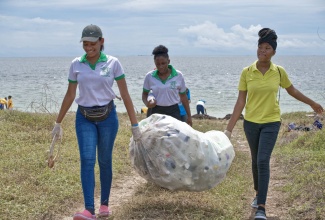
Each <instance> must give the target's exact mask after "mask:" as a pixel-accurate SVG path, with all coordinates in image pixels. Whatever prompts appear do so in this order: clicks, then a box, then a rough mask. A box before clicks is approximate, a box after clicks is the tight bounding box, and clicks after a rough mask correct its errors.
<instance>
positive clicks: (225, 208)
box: [0, 111, 325, 219]
mask: <svg viewBox="0 0 325 220" xmlns="http://www.w3.org/2000/svg"><path fill="white" fill-rule="evenodd" d="M304 114H305V113H300V114H299V113H294V114H287V115H283V123H284V124H286V123H289V122H290V121H295V122H303V120H305V121H304V122H305V123H309V122H310V119H304V118H306V117H304ZM118 116H119V121H120V128H119V132H118V135H117V139H116V142H115V146H114V155H113V172H114V178H121V177H122V176H126V175H129V174H130V172H131V170H132V167H131V164H130V160H129V149H128V148H129V141H130V137H131V131H130V125H129V124H130V123H129V120H128V116H127V114H125V113H123V114H119V115H118ZM55 118H56V115H51V114H40V113H23V112H17V111H14V112H9V111H0V135H1V137H2V138H1V139H0V161H1V163H0V171H1V175H0V184H1V193H0V204H1V206H0V218H1V219H60V218H59V216H61V217H62V216H71V215H72V214H73V213H74V211H75V209H76V208H79V207H80V206H81V205H82V204H83V197H82V192H81V185H80V179H79V172H80V169H79V152H78V147H77V141H76V136H75V130H74V113H71V114H68V115H67V116H66V118H65V119H64V121H63V123H62V127H63V130H64V135H63V143H62V146H61V152H60V159H59V162H57V163H56V164H55V167H54V168H53V169H49V168H48V167H47V150H48V147H49V145H50V141H51V135H50V133H51V130H52V128H53V124H54V120H55ZM142 118H143V116H142V115H138V120H141V119H142ZM226 123H227V121H223V120H194V121H193V127H194V128H195V129H196V130H199V131H202V132H206V131H209V130H224V128H225V127H226ZM284 128H285V126H283V129H284ZM283 129H282V131H281V134H280V136H279V141H278V142H279V146H280V147H276V150H275V153H274V156H275V157H276V159H277V161H278V163H279V164H281V168H282V169H283V170H284V171H285V172H286V175H285V176H284V178H285V179H286V180H287V181H286V182H287V183H288V184H287V185H285V186H283V187H282V188H281V190H282V191H283V195H284V197H285V198H286V204H284V205H286V206H287V207H288V210H289V215H290V216H298V217H297V218H294V217H293V219H307V217H308V216H311V217H310V218H309V219H325V215H324V213H325V210H324V207H325V205H324V198H325V195H324V186H325V175H324V171H325V165H324V161H325V154H324V152H325V151H324V148H325V147H324V146H325V145H324V140H325V134H324V130H322V131H317V132H314V131H311V132H301V133H299V135H293V133H290V132H284V130H283ZM236 132H237V133H238V134H240V136H239V135H238V137H234V138H233V139H232V142H233V144H234V147H235V151H236V157H235V159H234V161H233V163H232V165H231V168H230V170H229V171H228V173H227V176H226V178H225V179H224V180H223V182H221V183H220V184H219V185H217V186H216V187H215V188H213V189H211V190H207V191H204V192H181V191H180V192H171V191H169V190H166V189H163V188H161V187H158V186H156V185H153V184H151V183H147V184H142V185H141V186H140V187H138V188H137V189H136V192H135V195H134V196H133V197H132V198H131V199H130V201H128V202H126V203H124V204H123V205H121V206H119V208H118V209H117V210H114V215H113V216H112V217H110V219H155V218H157V217H159V219H242V217H243V216H247V213H248V212H250V211H251V210H247V206H248V205H247V204H249V202H250V199H251V196H252V195H253V189H252V188H253V187H252V177H251V170H250V157H249V154H248V153H247V152H243V151H240V150H238V149H239V147H238V146H237V143H238V141H241V138H243V137H244V135H243V132H242V123H240V122H239V123H237V126H236ZM289 133H290V134H289ZM96 173H97V174H96V178H97V179H96V184H98V182H99V181H98V168H97V166H96ZM98 188H99V187H97V188H96V189H97V191H96V193H98ZM247 198H249V201H248V199H247Z"/></svg>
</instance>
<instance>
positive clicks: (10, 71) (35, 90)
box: [0, 55, 325, 118]
mask: <svg viewBox="0 0 325 220" xmlns="http://www.w3.org/2000/svg"><path fill="white" fill-rule="evenodd" d="M116 57H117V58H118V59H119V60H120V62H121V64H122V66H123V68H124V70H125V75H126V81H127V85H128V89H129V92H130V95H131V98H132V100H133V104H134V108H135V110H136V111H138V112H140V109H141V108H142V107H143V106H144V104H143V102H142V88H143V81H144V77H145V74H146V73H147V72H148V71H150V70H152V69H154V68H155V66H154V62H153V57H152V56H124V57H123V56H122V57H119V56H116ZM73 58H74V57H37V58H36V57H35V58H0V66H1V68H0V79H1V84H0V86H1V89H0V97H5V96H6V97H7V96H9V95H11V96H12V97H13V102H14V109H17V110H20V111H31V112H33V111H42V112H53V113H55V112H58V111H59V108H60V105H61V102H62V100H63V98H64V95H65V93H66V90H67V87H68V80H67V77H68V71H69V67H70V63H71V61H72V59H73ZM170 59H171V64H172V65H173V66H174V67H175V68H176V69H178V70H180V71H181V72H182V73H183V74H184V77H185V82H186V85H187V87H188V88H189V89H190V93H191V103H190V108H191V112H192V115H193V114H196V102H197V101H198V100H199V99H204V100H206V108H207V113H208V115H210V116H214V117H218V118H219V117H221V118H222V117H224V116H225V115H226V114H230V113H232V111H233V107H234V105H235V103H236V100H237V95H238V89H237V87H238V82H239V77H240V74H241V71H242V69H243V68H244V67H245V66H248V65H250V64H251V63H253V62H254V61H255V60H256V57H255V56H232V57H230V56H227V57H178V56H176V57H173V56H171V57H170ZM272 61H273V62H274V63H276V64H278V65H281V66H283V67H284V68H285V69H286V71H287V73H288V75H289V78H290V80H291V81H292V83H293V85H294V86H295V87H296V88H297V89H299V90H300V91H301V92H303V93H304V94H305V95H307V96H308V97H310V98H312V99H314V100H315V101H317V102H319V103H321V104H322V105H323V106H325V73H324V71H325V56H278V55H277V56H275V57H274V58H273V60H272ZM114 91H115V92H116V94H117V95H120V92H119V90H118V88H117V85H116V83H114ZM115 104H116V106H117V111H118V112H126V110H125V107H124V105H123V102H122V101H119V100H115ZM280 106H281V111H282V113H284V112H293V111H312V109H311V108H310V107H309V106H308V105H305V104H303V103H301V102H299V101H297V100H295V99H294V98H293V97H291V96H290V95H288V94H287V92H286V90H285V89H281V90H280ZM76 109H77V105H76V104H75V103H73V105H72V106H71V108H70V111H75V110H76Z"/></svg>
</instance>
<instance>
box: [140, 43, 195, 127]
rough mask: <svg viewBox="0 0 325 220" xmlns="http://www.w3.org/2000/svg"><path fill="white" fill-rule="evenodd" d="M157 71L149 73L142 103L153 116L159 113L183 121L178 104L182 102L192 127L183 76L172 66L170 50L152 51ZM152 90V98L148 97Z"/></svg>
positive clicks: (157, 49) (162, 48)
mask: <svg viewBox="0 0 325 220" xmlns="http://www.w3.org/2000/svg"><path fill="white" fill-rule="evenodd" d="M152 54H153V55H154V62H155V65H156V69H155V70H152V71H150V72H148V73H147V75H146V77H145V79H144V84H143V92H142V101H143V103H144V104H145V105H146V106H147V107H148V108H149V109H150V108H151V114H154V113H159V114H165V115H169V116H172V117H174V118H176V119H178V120H181V115H180V111H179V107H178V103H179V102H182V104H183V105H184V108H185V111H186V114H187V115H188V118H187V121H186V122H187V124H189V125H191V126H192V117H191V110H190V106H189V102H188V99H187V96H186V86H185V80H184V77H183V74H182V73H181V72H180V71H179V70H176V69H174V67H173V66H172V65H170V64H169V63H170V60H169V56H168V49H167V47H165V46H163V45H159V46H157V47H155V48H154V50H153V51H152ZM150 90H151V93H150V96H148V94H149V92H150Z"/></svg>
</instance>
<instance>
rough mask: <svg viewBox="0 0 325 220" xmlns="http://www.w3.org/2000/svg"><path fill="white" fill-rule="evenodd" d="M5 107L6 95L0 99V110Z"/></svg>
mask: <svg viewBox="0 0 325 220" xmlns="http://www.w3.org/2000/svg"><path fill="white" fill-rule="evenodd" d="M5 107H6V108H7V97H5V98H2V99H0V110H4V109H5Z"/></svg>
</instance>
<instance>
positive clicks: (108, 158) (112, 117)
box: [52, 25, 141, 220]
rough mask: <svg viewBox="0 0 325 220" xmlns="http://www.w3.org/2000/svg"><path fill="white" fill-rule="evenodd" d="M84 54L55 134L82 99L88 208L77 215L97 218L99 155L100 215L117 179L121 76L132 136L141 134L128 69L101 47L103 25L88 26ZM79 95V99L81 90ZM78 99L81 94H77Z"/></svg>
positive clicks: (79, 118) (74, 66) (75, 65)
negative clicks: (116, 101) (114, 158)
mask: <svg viewBox="0 0 325 220" xmlns="http://www.w3.org/2000/svg"><path fill="white" fill-rule="evenodd" d="M80 42H82V46H83V49H84V51H85V54H84V55H83V56H81V57H77V58H75V59H74V60H73V61H72V63H71V66H70V71H69V76H68V81H69V85H68V90H67V92H66V95H65V97H64V99H63V102H62V106H61V109H60V112H59V115H58V117H57V119H56V123H55V127H54V129H53V131H52V135H53V136H57V137H61V136H62V128H61V125H60V124H61V121H62V120H63V118H64V116H65V115H66V112H67V111H68V110H69V108H70V106H71V104H72V103H73V101H75V102H76V103H77V104H78V109H77V112H76V122H75V127H76V134H77V139H78V146H79V153H80V169H81V170H80V175H81V185H82V190H83V195H84V205H85V210H84V211H82V212H77V213H76V214H75V215H74V217H73V219H74V220H81V219H96V215H95V204H94V189H95V172H94V167H95V163H96V158H97V160H98V165H99V173H100V189H101V196H100V207H99V216H101V217H104V216H108V215H109V214H110V213H111V210H110V209H109V207H108V205H109V196H110V190H111V184H112V175H113V173H112V152H113V147H114V141H115V138H116V135H117V131H118V126H119V123H118V117H117V113H116V109H115V105H114V101H113V99H114V98H115V97H116V95H115V93H114V91H113V90H112V86H113V83H114V81H116V83H117V86H118V88H119V91H120V94H121V97H122V99H123V102H124V105H125V108H126V110H127V113H128V115H129V119H130V122H131V124H132V134H133V140H138V139H140V137H141V132H140V129H139V126H138V122H137V118H136V115H135V112H134V108H133V104H132V100H131V97H130V95H129V92H128V88H127V84H126V80H125V75H124V70H123V67H122V65H121V64H120V62H119V60H118V59H117V58H115V57H113V56H110V55H106V54H104V53H103V52H102V50H103V47H104V38H103V37H102V31H101V29H100V28H99V27H98V26H96V25H88V26H86V27H85V28H84V29H83V32H82V36H81V40H80ZM77 88H78V89H79V96H78V97H77V98H76V90H77ZM75 98H76V99H75Z"/></svg>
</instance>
